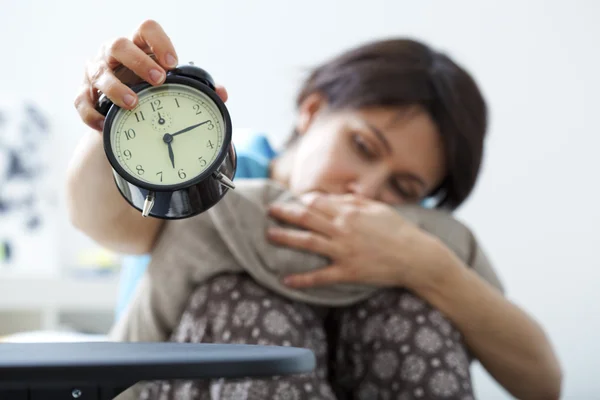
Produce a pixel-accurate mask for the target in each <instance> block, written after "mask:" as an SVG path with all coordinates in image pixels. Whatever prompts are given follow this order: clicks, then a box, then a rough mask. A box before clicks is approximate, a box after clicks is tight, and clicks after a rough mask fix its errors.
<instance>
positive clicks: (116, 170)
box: [97, 63, 237, 219]
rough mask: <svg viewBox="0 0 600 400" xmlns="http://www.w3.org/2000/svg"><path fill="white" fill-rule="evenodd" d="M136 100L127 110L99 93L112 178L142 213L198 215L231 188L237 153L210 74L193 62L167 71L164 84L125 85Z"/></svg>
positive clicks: (166, 216)
mask: <svg viewBox="0 0 600 400" xmlns="http://www.w3.org/2000/svg"><path fill="white" fill-rule="evenodd" d="M129 86H130V87H131V89H132V90H133V91H134V92H135V93H136V94H137V96H138V104H137V106H136V107H135V108H134V109H132V110H127V109H124V108H121V107H119V106H117V105H116V104H114V103H112V102H111V101H110V100H109V99H108V98H107V97H106V96H105V95H104V94H102V95H101V96H100V99H99V101H98V107H97V109H98V111H99V112H100V113H102V114H103V115H105V116H106V118H105V122H104V128H103V133H102V134H103V143H104V151H105V153H106V156H107V158H108V161H109V162H110V165H111V167H112V169H113V175H114V180H115V184H116V186H117V188H118V190H119V192H120V193H121V195H123V197H124V198H125V200H127V202H129V204H130V205H131V206H133V207H135V208H136V209H138V210H139V211H140V212H141V214H142V216H144V217H148V216H152V217H156V218H161V219H181V218H189V217H192V216H195V215H198V214H200V213H202V212H204V211H206V210H208V209H209V208H211V207H212V206H214V205H215V204H216V203H217V202H218V201H219V200H221V199H222V198H223V196H225V194H226V193H227V191H228V190H229V189H234V188H235V185H234V183H233V178H234V175H235V171H236V165H237V157H236V152H235V147H234V145H233V142H232V137H231V136H232V128H231V118H230V115H229V112H228V111H227V108H226V107H225V104H224V103H223V101H222V100H221V99H220V98H219V96H218V95H217V93H216V91H215V83H214V80H213V78H212V77H211V76H210V74H209V73H208V72H207V71H205V70H203V69H202V68H199V67H197V66H195V65H193V63H190V64H188V65H181V66H178V67H177V68H175V69H173V70H170V71H168V72H167V75H166V79H165V81H164V83H163V84H162V85H159V86H152V85H150V84H149V83H146V82H137V83H134V84H130V85H129Z"/></svg>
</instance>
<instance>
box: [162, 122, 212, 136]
mask: <svg viewBox="0 0 600 400" xmlns="http://www.w3.org/2000/svg"><path fill="white" fill-rule="evenodd" d="M209 122H210V121H209V120H206V121H204V122H200V123H199V124H196V125H192V126H188V127H187V128H184V129H182V130H180V131H177V132H175V133H173V134H171V136H177V135H179V134H180V133H185V132H188V131H191V130H192V129H195V128H197V127H199V126H200V125H204V124H206V123H209Z"/></svg>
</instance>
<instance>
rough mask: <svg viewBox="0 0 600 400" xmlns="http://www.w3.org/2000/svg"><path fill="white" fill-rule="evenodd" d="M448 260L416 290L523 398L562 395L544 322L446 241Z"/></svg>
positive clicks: (506, 385) (493, 372)
mask: <svg viewBox="0 0 600 400" xmlns="http://www.w3.org/2000/svg"><path fill="white" fill-rule="evenodd" d="M440 247H441V249H440V250H441V251H442V252H446V253H447V254H446V256H445V257H444V258H445V259H446V260H448V263H447V265H444V266H443V268H440V269H439V270H438V271H439V272H438V273H437V276H436V277H435V278H434V279H430V280H429V282H430V284H429V285H428V286H427V287H421V288H415V291H416V292H417V294H418V295H420V296H421V297H422V298H423V299H425V300H427V301H428V302H429V303H430V304H431V305H432V306H434V307H436V308H437V309H438V310H440V311H441V312H442V313H444V314H445V315H446V317H447V318H448V319H450V320H451V321H452V322H453V323H454V324H455V326H456V327H457V329H458V330H459V331H460V332H461V333H462V334H463V337H464V340H465V343H466V344H467V346H468V347H469V348H470V349H471V351H472V352H473V354H474V356H475V357H477V359H478V360H479V361H480V362H481V364H482V365H483V366H484V367H485V368H486V370H487V371H488V372H489V373H490V374H491V375H492V376H493V377H494V378H495V379H496V380H497V381H498V382H499V383H500V384H501V385H502V386H503V387H504V388H506V390H508V391H509V392H510V393H511V394H512V395H514V396H515V397H517V398H519V399H525V400H527V399H559V398H560V391H561V381H562V373H561V369H560V365H559V362H558V360H557V358H556V356H555V354H554V351H553V349H552V346H551V344H550V341H549V340H548V338H547V337H546V335H545V333H544V331H543V330H542V328H541V327H540V326H539V325H538V324H537V323H536V322H535V321H534V320H533V319H531V318H530V317H529V316H528V315H527V314H526V313H525V312H524V311H522V310H521V309H519V308H518V307H517V306H516V305H514V304H512V303H511V302H510V301H508V300H507V299H506V298H505V297H504V296H503V295H502V294H501V293H500V292H499V291H498V290H497V289H496V288H494V287H492V286H491V285H490V284H488V283H487V282H485V281H484V280H482V279H481V278H479V276H477V275H476V274H475V272H473V271H472V270H471V269H470V268H467V267H466V266H465V265H464V264H463V263H462V261H461V260H460V259H458V258H457V257H456V256H455V255H454V254H453V253H452V252H450V251H449V250H447V249H446V248H445V247H443V246H440Z"/></svg>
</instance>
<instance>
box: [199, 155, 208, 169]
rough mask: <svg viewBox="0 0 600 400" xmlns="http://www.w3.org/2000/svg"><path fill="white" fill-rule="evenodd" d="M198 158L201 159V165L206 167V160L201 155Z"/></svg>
mask: <svg viewBox="0 0 600 400" xmlns="http://www.w3.org/2000/svg"><path fill="white" fill-rule="evenodd" d="M198 160H199V161H200V166H201V167H205V166H206V160H205V159H204V158H202V157H199V158H198Z"/></svg>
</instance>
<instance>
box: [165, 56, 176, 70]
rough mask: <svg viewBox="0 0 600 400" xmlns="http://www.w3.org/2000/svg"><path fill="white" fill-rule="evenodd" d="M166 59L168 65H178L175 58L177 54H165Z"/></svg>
mask: <svg viewBox="0 0 600 400" xmlns="http://www.w3.org/2000/svg"><path fill="white" fill-rule="evenodd" d="M165 61H166V62H167V65H168V66H169V67H176V66H177V58H175V56H174V55H173V54H170V53H169V54H167V55H166V56H165Z"/></svg>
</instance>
